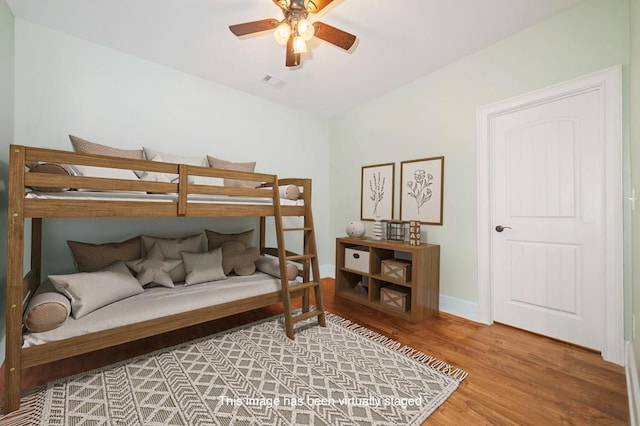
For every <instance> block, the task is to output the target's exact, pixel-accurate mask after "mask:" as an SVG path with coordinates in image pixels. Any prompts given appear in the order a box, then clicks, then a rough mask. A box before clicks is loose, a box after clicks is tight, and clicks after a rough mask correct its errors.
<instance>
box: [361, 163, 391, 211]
mask: <svg viewBox="0 0 640 426" xmlns="http://www.w3.org/2000/svg"><path fill="white" fill-rule="evenodd" d="M394 187H395V163H385V164H374V165H372V166H362V175H361V184H360V219H361V220H372V221H373V220H376V216H379V217H380V220H392V219H393V207H394V205H393V204H394Z"/></svg>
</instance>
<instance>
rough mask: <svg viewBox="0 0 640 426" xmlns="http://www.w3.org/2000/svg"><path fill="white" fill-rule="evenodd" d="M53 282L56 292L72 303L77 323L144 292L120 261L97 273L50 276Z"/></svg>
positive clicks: (72, 311) (72, 310)
mask: <svg viewBox="0 0 640 426" xmlns="http://www.w3.org/2000/svg"><path fill="white" fill-rule="evenodd" d="M49 280H50V281H51V282H52V283H53V286H54V287H55V288H56V290H58V291H59V292H60V293H62V294H64V295H65V296H67V297H68V298H69V299H70V300H71V314H72V315H73V317H74V318H75V319H78V318H82V317H83V316H85V315H87V314H89V313H91V312H93V311H95V310H96V309H98V308H101V307H103V306H106V305H108V304H110V303H113V302H116V301H118V300H121V299H125V298H127V297H131V296H134V295H136V294H140V293H142V292H143V291H144V289H143V288H142V286H141V285H140V283H139V282H138V280H137V279H135V278H134V277H133V275H131V272H129V269H128V268H127V266H126V265H125V264H124V262H120V261H118V262H115V263H114V264H112V265H110V266H107V267H106V268H104V269H102V270H100V271H96V272H80V273H77V274H69V275H49Z"/></svg>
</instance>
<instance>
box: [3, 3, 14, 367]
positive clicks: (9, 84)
mask: <svg viewBox="0 0 640 426" xmlns="http://www.w3.org/2000/svg"><path fill="white" fill-rule="evenodd" d="M13 29H14V19H13V14H12V13H11V10H10V9H9V6H7V4H6V3H5V2H4V1H0V143H2V146H3V147H4V146H6V145H8V144H10V143H12V142H13V76H14V42H13V40H14V39H13ZM4 152H8V149H5V150H4ZM7 179H8V165H7V161H6V158H4V157H0V277H1V278H0V282H2V284H1V285H0V318H1V320H0V323H1V324H2V327H1V328H0V337H2V336H4V322H5V320H4V315H5V298H6V292H5V291H4V286H5V277H6V272H7ZM0 354H4V347H2V348H0ZM3 358H4V355H3V356H1V357H0V362H2V361H1V359H3Z"/></svg>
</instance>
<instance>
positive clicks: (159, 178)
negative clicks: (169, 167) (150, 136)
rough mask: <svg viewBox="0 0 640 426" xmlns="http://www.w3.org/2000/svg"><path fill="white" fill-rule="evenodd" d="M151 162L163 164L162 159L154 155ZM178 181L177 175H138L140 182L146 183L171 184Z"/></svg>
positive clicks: (157, 173) (146, 173)
mask: <svg viewBox="0 0 640 426" xmlns="http://www.w3.org/2000/svg"><path fill="white" fill-rule="evenodd" d="M151 161H158V162H160V163H162V162H163V160H162V157H160V156H159V155H156V156H155V157H153V158H152V159H151ZM176 179H178V175H174V174H171V173H162V172H143V173H142V175H140V180H144V181H148V182H164V183H171V182H173V181H174V180H176Z"/></svg>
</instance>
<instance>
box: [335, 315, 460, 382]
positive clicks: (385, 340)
mask: <svg viewBox="0 0 640 426" xmlns="http://www.w3.org/2000/svg"><path fill="white" fill-rule="evenodd" d="M325 315H326V317H327V319H328V320H329V321H331V322H332V323H334V324H336V325H339V326H341V327H344V328H346V329H347V330H351V331H354V332H356V333H358V334H360V335H361V336H364V337H367V338H369V339H371V340H373V341H374V342H376V343H379V344H382V345H383V346H385V347H387V348H389V349H392V350H394V351H396V352H398V353H401V354H402V355H405V356H407V357H409V358H411V359H413V360H415V361H418V362H420V363H422V364H425V365H427V366H429V367H431V368H433V369H435V370H438V371H440V372H441V373H443V374H446V375H447V376H449V377H451V378H453V379H455V380H457V381H458V382H462V381H463V380H464V379H466V378H467V376H468V375H469V373H467V372H466V371H464V370H462V369H460V368H455V367H453V366H452V365H451V364H448V363H446V362H444V361H442V360H439V359H438V358H434V357H432V356H431V355H428V354H426V353H424V352H421V351H418V350H416V349H414V348H412V347H410V346H407V345H405V346H402V344H401V343H400V342H398V341H396V340H393V339H391V338H389V337H387V336H385V335H383V334H380V333H378V332H375V331H372V330H369V329H368V328H366V327H364V326H361V325H360V324H357V323H355V322H353V321H351V320H348V319H346V318H343V317H341V316H339V315H336V314H334V313H331V312H327V311H325Z"/></svg>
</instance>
